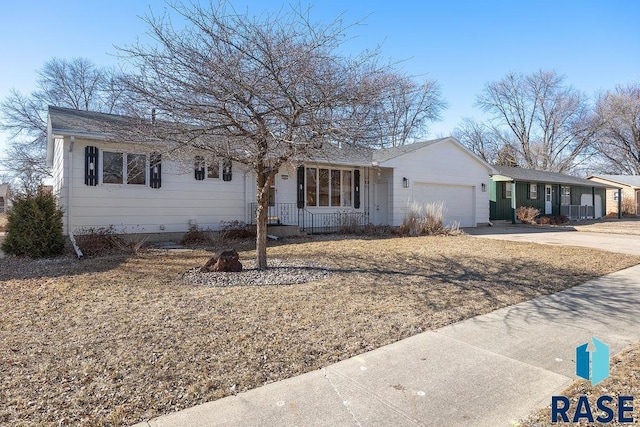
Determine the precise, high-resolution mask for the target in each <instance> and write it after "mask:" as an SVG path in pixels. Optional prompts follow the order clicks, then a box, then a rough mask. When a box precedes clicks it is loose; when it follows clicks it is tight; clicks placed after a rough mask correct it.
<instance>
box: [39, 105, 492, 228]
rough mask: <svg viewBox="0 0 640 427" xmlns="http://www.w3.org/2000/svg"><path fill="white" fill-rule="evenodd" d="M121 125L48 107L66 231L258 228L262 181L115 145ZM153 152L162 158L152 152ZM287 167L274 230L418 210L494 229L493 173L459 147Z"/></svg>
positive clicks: (234, 169) (396, 218)
mask: <svg viewBox="0 0 640 427" xmlns="http://www.w3.org/2000/svg"><path fill="white" fill-rule="evenodd" d="M120 117H121V116H112V115H108V114H102V113H94V112H86V111H79V110H72V109H66V108H58V107H49V119H48V141H47V161H48V164H49V165H50V166H52V168H53V191H54V194H56V196H57V197H58V200H59V204H60V206H61V207H62V209H63V210H64V226H65V232H68V230H71V231H73V232H75V231H77V230H78V229H81V228H88V227H108V226H112V225H113V226H114V227H116V229H118V230H123V231H125V232H137V233H167V232H181V233H184V232H186V231H187V230H188V229H189V227H190V226H193V225H198V226H199V227H202V228H211V229H218V228H219V227H220V223H221V221H245V222H251V221H252V220H253V218H254V216H255V192H256V189H255V182H256V179H255V175H254V173H253V172H252V171H250V170H247V169H246V168H245V167H244V166H243V165H241V164H236V163H231V162H228V161H226V160H224V159H208V158H205V157H204V156H194V157H190V158H180V159H175V158H171V159H170V158H168V156H166V155H165V154H160V152H161V151H162V150H161V148H160V147H157V146H156V147H153V146H149V145H144V144H136V143H131V142H128V141H126V142H125V141H122V142H114V141H112V140H111V139H110V138H112V137H111V136H109V134H108V132H107V131H106V129H108V124H109V123H110V122H113V121H114V120H119V118H120ZM154 148H155V149H154ZM334 148H335V149H332V150H331V154H330V155H326V156H323V157H322V158H320V157H318V158H315V159H313V160H312V161H304V162H298V165H296V166H297V167H294V166H288V167H283V168H282V169H281V170H280V172H279V173H278V175H277V176H276V178H275V180H274V181H275V182H274V183H273V186H272V191H271V192H270V197H269V198H270V200H269V202H270V203H269V204H270V205H271V207H270V209H269V221H270V222H271V223H278V224H283V225H297V226H299V227H300V228H302V229H307V230H311V231H330V230H333V229H335V228H337V227H338V226H340V225H348V224H351V223H354V222H356V223H358V224H366V223H373V224H389V225H394V226H397V225H400V224H401V223H402V221H403V220H404V217H405V215H406V212H407V206H408V203H409V202H410V201H412V200H413V201H419V202H433V201H443V202H444V203H445V206H446V207H447V213H446V216H445V221H446V222H447V223H453V222H458V223H459V224H460V226H462V227H474V226H476V225H477V224H479V223H487V222H488V221H489V197H488V192H487V188H488V185H489V174H490V173H492V172H494V171H493V169H492V168H491V166H489V165H488V164H487V163H485V162H484V161H482V160H481V159H480V158H479V157H477V156H475V155H474V154H472V153H471V152H470V151H469V150H467V149H466V148H465V147H463V146H462V145H461V144H460V143H459V142H458V141H456V140H455V139H454V138H441V139H436V140H433V141H426V142H420V143H416V144H411V145H405V146H402V147H398V148H392V149H384V150H373V149H363V150H354V149H350V150H349V149H344V148H340V147H337V146H336V147H334Z"/></svg>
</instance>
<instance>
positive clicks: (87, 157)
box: [84, 145, 98, 186]
mask: <svg viewBox="0 0 640 427" xmlns="http://www.w3.org/2000/svg"><path fill="white" fill-rule="evenodd" d="M84 183H85V185H90V186H96V185H98V148H97V147H93V146H90V145H89V146H86V147H84Z"/></svg>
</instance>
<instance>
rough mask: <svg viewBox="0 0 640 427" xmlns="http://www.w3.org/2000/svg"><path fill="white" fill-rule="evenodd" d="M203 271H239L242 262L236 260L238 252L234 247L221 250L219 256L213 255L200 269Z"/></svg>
mask: <svg viewBox="0 0 640 427" xmlns="http://www.w3.org/2000/svg"><path fill="white" fill-rule="evenodd" d="M200 271H202V272H203V273H206V272H212V271H226V272H239V271H242V264H241V263H240V261H239V260H238V252H236V250H235V249H231V250H226V251H222V252H221V253H220V256H217V257H213V258H211V259H210V260H209V261H207V263H206V264H205V265H204V267H202V269H201V270H200Z"/></svg>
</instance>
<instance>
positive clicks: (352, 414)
mask: <svg viewBox="0 0 640 427" xmlns="http://www.w3.org/2000/svg"><path fill="white" fill-rule="evenodd" d="M322 375H324V377H325V378H326V380H327V381H328V382H329V384H330V385H331V388H333V391H335V392H336V394H337V395H338V397H339V398H340V401H341V402H342V405H343V406H344V407H345V408H346V409H347V411H348V412H349V414H351V417H352V418H353V421H354V422H355V423H356V425H357V426H359V427H362V424H361V423H360V421H358V418H357V417H356V414H354V413H353V411H352V410H351V408H350V407H349V405H350V402H349V401H348V400H346V399H345V398H344V397H342V395H341V394H340V391H339V390H338V387H336V385H335V384H334V383H333V381H331V378H329V373H328V372H327V370H326V369H325V368H322Z"/></svg>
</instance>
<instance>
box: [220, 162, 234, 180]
mask: <svg viewBox="0 0 640 427" xmlns="http://www.w3.org/2000/svg"><path fill="white" fill-rule="evenodd" d="M231 177H232V175H231V160H225V161H224V162H222V180H223V181H231Z"/></svg>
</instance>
